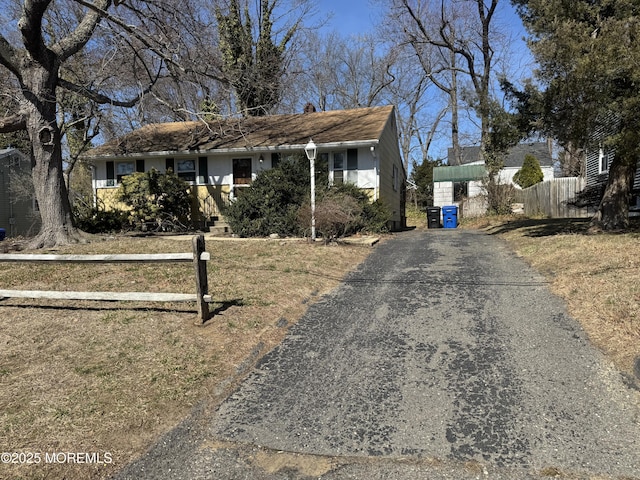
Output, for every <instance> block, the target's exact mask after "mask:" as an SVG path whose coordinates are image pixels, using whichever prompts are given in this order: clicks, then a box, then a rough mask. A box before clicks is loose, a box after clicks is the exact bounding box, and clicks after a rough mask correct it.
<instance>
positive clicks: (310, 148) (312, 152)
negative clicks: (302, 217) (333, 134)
mask: <svg viewBox="0 0 640 480" xmlns="http://www.w3.org/2000/svg"><path fill="white" fill-rule="evenodd" d="M304 153H306V154H307V158H308V159H309V169H310V170H311V241H312V242H313V241H315V240H316V165H315V163H316V153H318V148H317V147H316V144H315V143H313V140H311V139H309V143H307V146H306V147H304Z"/></svg>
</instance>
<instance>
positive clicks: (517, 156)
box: [448, 142, 553, 168]
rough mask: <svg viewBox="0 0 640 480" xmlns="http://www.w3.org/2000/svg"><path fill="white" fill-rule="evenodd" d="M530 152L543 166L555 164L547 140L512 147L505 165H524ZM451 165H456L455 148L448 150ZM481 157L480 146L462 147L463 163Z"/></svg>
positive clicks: (505, 159)
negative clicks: (525, 158)
mask: <svg viewBox="0 0 640 480" xmlns="http://www.w3.org/2000/svg"><path fill="white" fill-rule="evenodd" d="M527 154H530V155H533V156H534V157H536V158H537V159H538V162H539V163H540V166H541V167H550V166H553V158H551V154H550V153H549V146H548V145H547V143H546V142H533V143H520V144H518V145H515V146H514V147H511V148H510V149H509V152H508V153H507V155H506V156H505V158H504V166H505V167H515V168H520V167H522V162H524V157H525V155H527ZM448 157H449V159H448V162H449V165H455V158H454V156H453V149H452V148H449V151H448ZM479 159H480V147H477V146H475V147H462V162H461V163H462V164H463V165H465V164H468V163H473V162H477V161H479Z"/></svg>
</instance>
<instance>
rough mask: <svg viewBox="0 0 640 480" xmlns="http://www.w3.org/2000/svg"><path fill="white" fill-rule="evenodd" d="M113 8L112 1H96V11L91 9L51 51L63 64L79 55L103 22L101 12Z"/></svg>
mask: <svg viewBox="0 0 640 480" xmlns="http://www.w3.org/2000/svg"><path fill="white" fill-rule="evenodd" d="M110 6H111V0H96V9H97V10H98V11H97V10H94V9H91V10H90V11H89V12H87V14H86V15H85V16H84V18H83V19H82V21H81V22H80V23H79V24H78V26H77V28H76V29H75V30H74V31H73V32H72V33H70V34H69V35H67V36H66V37H65V38H63V39H62V40H60V41H59V42H57V43H56V44H55V45H53V46H52V47H51V50H52V51H53V52H54V53H55V54H56V55H57V56H58V58H59V59H60V61H61V62H64V61H65V60H66V59H67V58H69V57H71V56H72V55H75V54H76V53H78V52H79V51H80V50H82V48H84V46H85V45H86V44H87V42H88V41H89V40H91V37H92V36H93V32H94V30H95V28H96V26H97V25H98V24H99V23H100V20H102V15H101V14H100V13H99V11H106V10H107V9H108V8H109V7H110Z"/></svg>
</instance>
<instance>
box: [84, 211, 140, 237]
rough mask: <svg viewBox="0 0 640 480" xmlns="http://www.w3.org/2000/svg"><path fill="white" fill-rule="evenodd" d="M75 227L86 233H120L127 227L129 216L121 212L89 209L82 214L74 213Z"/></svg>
mask: <svg viewBox="0 0 640 480" xmlns="http://www.w3.org/2000/svg"><path fill="white" fill-rule="evenodd" d="M75 220H76V226H77V227H78V228H79V229H80V230H82V231H84V232H87V233H112V232H121V231H122V230H124V229H125V227H126V226H127V225H128V223H129V222H128V220H129V214H128V213H127V212H123V211H122V210H118V209H113V210H104V209H101V208H97V207H94V208H91V209H89V210H85V211H84V212H82V214H81V215H80V214H78V213H76V218H75Z"/></svg>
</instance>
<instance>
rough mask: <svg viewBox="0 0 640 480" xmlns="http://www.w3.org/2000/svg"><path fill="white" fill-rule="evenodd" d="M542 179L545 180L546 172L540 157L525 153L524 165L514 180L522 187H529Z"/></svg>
mask: <svg viewBox="0 0 640 480" xmlns="http://www.w3.org/2000/svg"><path fill="white" fill-rule="evenodd" d="M542 180H544V174H543V173H542V168H540V162H539V161H538V159H537V158H536V157H534V156H533V155H531V154H527V155H525V157H524V161H523V162H522V167H521V168H520V170H518V171H517V172H516V174H515V175H514V176H513V182H514V183H516V184H517V185H520V186H521V187H522V188H528V187H531V186H532V185H535V184H536V183H540V182H541V181H542Z"/></svg>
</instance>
